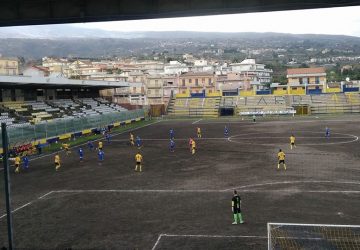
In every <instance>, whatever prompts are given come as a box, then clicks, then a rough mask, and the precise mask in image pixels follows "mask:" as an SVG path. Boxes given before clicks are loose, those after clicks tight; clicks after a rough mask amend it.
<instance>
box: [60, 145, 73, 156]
mask: <svg viewBox="0 0 360 250" xmlns="http://www.w3.org/2000/svg"><path fill="white" fill-rule="evenodd" d="M62 147H63V149H65V151H66V155H68V154H69V153H71V152H70V145H69V144H67V143H63V144H62Z"/></svg>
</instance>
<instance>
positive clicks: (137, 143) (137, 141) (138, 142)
mask: <svg viewBox="0 0 360 250" xmlns="http://www.w3.org/2000/svg"><path fill="white" fill-rule="evenodd" d="M136 146H137V147H138V148H141V146H142V144H141V139H140V136H136Z"/></svg>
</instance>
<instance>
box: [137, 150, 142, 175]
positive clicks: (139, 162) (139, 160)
mask: <svg viewBox="0 0 360 250" xmlns="http://www.w3.org/2000/svg"><path fill="white" fill-rule="evenodd" d="M142 160H143V157H142V155H141V154H140V152H138V153H137V154H136V155H135V161H136V166H135V171H138V167H139V168H140V172H141V171H142V169H141V163H142Z"/></svg>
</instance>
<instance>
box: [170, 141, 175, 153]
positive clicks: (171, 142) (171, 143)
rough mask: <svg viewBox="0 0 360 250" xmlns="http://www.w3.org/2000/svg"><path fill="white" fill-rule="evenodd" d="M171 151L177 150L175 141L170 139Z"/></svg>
mask: <svg viewBox="0 0 360 250" xmlns="http://www.w3.org/2000/svg"><path fill="white" fill-rule="evenodd" d="M170 152H175V141H174V139H170Z"/></svg>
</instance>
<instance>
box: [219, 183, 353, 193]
mask: <svg viewBox="0 0 360 250" xmlns="http://www.w3.org/2000/svg"><path fill="white" fill-rule="evenodd" d="M296 183H332V184H350V185H360V182H352V181H278V182H266V183H258V184H250V185H244V186H239V187H233V188H229V189H225V190H224V191H231V190H234V189H242V188H252V187H261V186H272V185H282V184H296Z"/></svg>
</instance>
